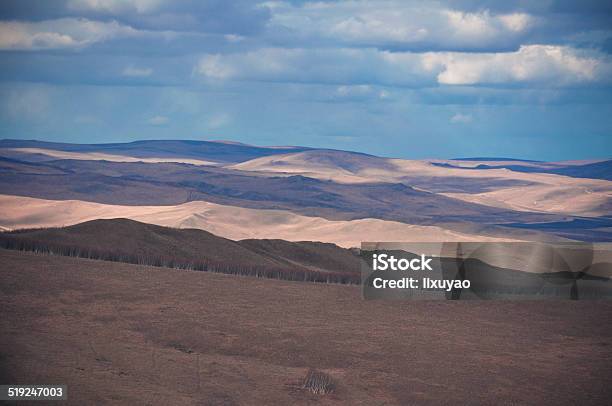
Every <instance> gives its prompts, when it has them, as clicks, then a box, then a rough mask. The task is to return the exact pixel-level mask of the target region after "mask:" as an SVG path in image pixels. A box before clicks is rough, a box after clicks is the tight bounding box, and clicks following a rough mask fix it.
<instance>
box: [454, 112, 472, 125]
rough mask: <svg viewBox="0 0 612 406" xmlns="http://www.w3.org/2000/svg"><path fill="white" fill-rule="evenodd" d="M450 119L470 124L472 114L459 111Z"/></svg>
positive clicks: (455, 122)
mask: <svg viewBox="0 0 612 406" xmlns="http://www.w3.org/2000/svg"><path fill="white" fill-rule="evenodd" d="M449 121H450V122H451V123H453V124H457V123H459V124H468V123H471V122H472V115H471V114H461V113H457V114H455V115H454V116H452V117H451V118H450V120H449Z"/></svg>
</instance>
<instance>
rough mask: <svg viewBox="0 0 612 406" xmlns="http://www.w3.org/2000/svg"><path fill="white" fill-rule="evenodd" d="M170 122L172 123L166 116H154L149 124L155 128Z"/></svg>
mask: <svg viewBox="0 0 612 406" xmlns="http://www.w3.org/2000/svg"><path fill="white" fill-rule="evenodd" d="M168 122H170V119H169V118H168V117H166V116H153V117H151V118H150V119H149V124H151V125H153V126H163V125H166V124H168Z"/></svg>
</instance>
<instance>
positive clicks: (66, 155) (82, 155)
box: [0, 148, 218, 165]
mask: <svg viewBox="0 0 612 406" xmlns="http://www.w3.org/2000/svg"><path fill="white" fill-rule="evenodd" d="M2 151H10V152H20V153H25V154H41V155H46V156H48V157H51V158H57V159H76V160H80V161H110V162H146V163H159V162H177V163H185V164H191V165H217V164H218V163H217V162H211V161H203V160H200V159H190V158H178V157H177V158H174V157H165V158H140V157H132V156H127V155H114V154H105V153H102V152H68V151H57V150H54V149H45V148H2V149H0V155H1V154H2Z"/></svg>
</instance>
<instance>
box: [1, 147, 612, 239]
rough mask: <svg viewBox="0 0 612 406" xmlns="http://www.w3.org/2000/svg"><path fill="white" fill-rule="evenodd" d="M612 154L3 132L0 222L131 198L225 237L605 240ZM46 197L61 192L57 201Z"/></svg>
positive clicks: (151, 214) (63, 220) (9, 225)
mask: <svg viewBox="0 0 612 406" xmlns="http://www.w3.org/2000/svg"><path fill="white" fill-rule="evenodd" d="M483 162H486V163H483ZM611 165H612V161H610V160H607V161H598V162H592V161H589V162H580V161H576V162H536V161H526V160H525V161H520V160H515V159H507V158H467V159H459V160H440V159H433V160H405V159H392V158H383V157H377V156H373V155H368V154H362V153H356V152H349V151H339V150H331V149H316V148H305V147H293V146H287V147H257V146H251V145H245V144H240V143H233V142H228V141H183V140H151V141H136V142H130V143H114V144H67V143H50V142H42V141H34V140H2V141H0V194H1V195H2V196H4V197H2V196H0V198H1V199H0V205H1V204H4V205H5V207H6V209H5V210H4V214H3V215H0V227H2V228H5V229H13V228H20V227H37V226H49V225H51V226H53V225H56V226H61V225H66V224H74V223H75V222H82V221H86V220H91V219H95V218H101V217H96V216H97V214H96V213H106V215H105V217H103V218H108V213H110V212H113V213H114V214H117V213H119V215H118V216H117V215H115V216H114V217H123V216H121V215H120V212H121V210H126V211H129V212H130V214H129V215H127V214H126V216H128V217H130V218H133V219H138V220H143V221H147V222H151V223H154V224H160V225H168V226H173V227H196V228H201V229H204V230H208V231H214V232H216V233H217V234H219V235H221V236H226V237H230V238H235V237H236V236H237V235H244V236H252V237H253V238H262V237H264V238H269V237H272V238H283V239H288V240H292V241H299V240H303V239H304V238H303V237H302V238H300V237H301V236H303V235H308V239H311V240H313V241H325V242H334V243H340V244H342V245H343V246H353V245H355V244H357V245H358V242H359V241H367V240H371V239H376V240H386V241H390V240H398V241H415V240H420V241H444V240H478V239H481V240H491V239H497V240H499V239H506V240H562V239H572V240H597V241H611V240H612V233H611V232H610V229H611V228H612V218H611V217H612V182H610V180H609V179H610V176H611V168H612V167H611ZM26 198H28V199H26ZM53 202H63V203H61V204H62V205H63V206H62V207H63V208H62V210H61V211H59V212H58V211H57V208H58V207H59V206H58V204H59V203H53ZM197 202H206V204H209V206H205V207H204V206H203V205H202V204H196V203H197ZM66 204H70V205H71V206H70V207H71V208H70V209H68V208H67V206H66ZM203 204H204V203H203ZM96 205H97V206H96ZM125 206H129V209H121V207H125ZM155 207H158V208H164V207H166V208H167V209H163V210H161V209H154V208H155ZM75 212H78V213H82V215H81V216H80V217H78V218H76V217H75V216H74V215H72V214H71V213H75ZM162 212H163V213H162ZM230 213H231V214H230ZM99 215H102V214H99ZM238 215H239V216H242V217H241V220H238V221H235V220H233V219H232V216H238ZM256 219H257V220H256ZM262 219H265V220H262ZM251 225H253V226H252V227H251ZM551 225H554V227H551ZM275 230H276V232H275ZM314 230H316V232H314ZM351 230H352V231H351ZM351 234H352V237H353V238H351V239H348V238H347V236H349V235H351Z"/></svg>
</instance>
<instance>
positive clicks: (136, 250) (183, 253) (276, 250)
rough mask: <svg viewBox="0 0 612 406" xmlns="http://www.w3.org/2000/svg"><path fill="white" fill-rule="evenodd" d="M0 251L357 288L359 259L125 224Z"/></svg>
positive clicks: (327, 250)
mask: <svg viewBox="0 0 612 406" xmlns="http://www.w3.org/2000/svg"><path fill="white" fill-rule="evenodd" d="M0 247H2V248H7V249H16V250H22V251H34V252H42V253H49V254H56V255H65V256H72V257H81V258H90V259H100V260H106V261H115V262H126V263H132V264H140V265H151V266H160V267H169V268H178V269H190V270H198V271H211V272H221V273H229V274H238V275H248V276H257V277H268V278H275V279H286V280H297V281H309V282H328V283H359V270H360V268H359V266H360V263H359V258H358V257H357V256H356V255H355V254H354V253H353V252H352V251H351V250H347V249H344V248H340V247H338V246H336V245H333V244H321V243H312V242H297V243H294V242H288V241H282V240H263V241H257V240H245V241H232V240H228V239H226V238H221V237H218V236H216V235H214V234H211V233H209V232H207V231H204V230H198V229H175V228H169V227H161V226H156V225H152V224H145V223H140V222H137V221H133V220H128V219H111V220H92V221H88V222H85V223H80V224H76V225H73V226H69V227H62V228H46V229H28V230H17V231H11V232H3V233H0Z"/></svg>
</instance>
